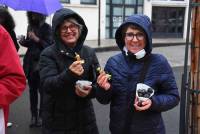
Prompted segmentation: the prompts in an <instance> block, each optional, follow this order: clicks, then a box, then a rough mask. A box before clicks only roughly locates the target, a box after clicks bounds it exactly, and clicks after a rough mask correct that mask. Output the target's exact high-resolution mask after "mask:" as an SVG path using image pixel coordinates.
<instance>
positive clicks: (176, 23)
mask: <svg viewBox="0 0 200 134" xmlns="http://www.w3.org/2000/svg"><path fill="white" fill-rule="evenodd" d="M152 11H153V12H152V28H153V36H154V37H157V38H165V37H169V38H182V37H183V29H184V16H185V8H182V7H153V8H152Z"/></svg>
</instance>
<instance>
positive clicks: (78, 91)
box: [75, 85, 92, 97]
mask: <svg viewBox="0 0 200 134" xmlns="http://www.w3.org/2000/svg"><path fill="white" fill-rule="evenodd" d="M91 90H92V86H83V88H80V87H79V86H78V85H76V86H75V93H76V95H78V96H80V97H86V96H87V95H88V94H90V92H91Z"/></svg>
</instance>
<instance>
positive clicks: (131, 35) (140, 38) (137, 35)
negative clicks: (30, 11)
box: [125, 32, 144, 41]
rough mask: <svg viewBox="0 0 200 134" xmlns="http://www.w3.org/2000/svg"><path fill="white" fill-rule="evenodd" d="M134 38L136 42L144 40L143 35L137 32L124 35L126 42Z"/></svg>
mask: <svg viewBox="0 0 200 134" xmlns="http://www.w3.org/2000/svg"><path fill="white" fill-rule="evenodd" d="M134 37H136V39H137V40H143V39H144V34H143V33H141V32H138V33H136V34H134V33H132V32H129V33H125V38H126V40H128V41H131V40H133V38H134Z"/></svg>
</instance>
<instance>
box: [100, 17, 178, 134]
mask: <svg viewBox="0 0 200 134" xmlns="http://www.w3.org/2000/svg"><path fill="white" fill-rule="evenodd" d="M115 40H116V43H117V45H118V47H119V48H120V50H121V53H119V54H117V55H115V56H112V57H110V58H109V59H108V61H107V63H106V65H105V69H104V71H102V72H101V73H100V75H99V76H98V79H97V83H98V90H96V98H97V100H98V101H99V102H100V103H102V104H108V103H111V104H110V131H111V134H165V133H166V132H165V126H164V123H163V119H162V116H161V113H162V112H164V111H167V110H170V109H172V108H174V107H175V106H176V105H178V103H179V100H180V98H179V93H178V88H177V85H176V81H175V78H174V74H173V72H172V68H171V67H170V65H169V63H168V61H167V59H166V58H165V57H164V56H163V55H161V54H153V53H152V31H151V22H150V19H149V18H148V17H147V16H146V15H139V14H135V15H132V16H130V17H128V18H127V19H126V20H125V22H123V23H122V24H121V25H120V26H119V28H118V29H117V31H116V33H115ZM108 74H109V75H111V80H108V77H107V76H108ZM139 85H143V86H141V87H140V88H138V87H139ZM147 87H148V88H147ZM136 89H140V91H142V92H143V91H144V92H143V93H142V92H141V93H140V94H139V93H138V90H137V93H136ZM149 89H151V90H150V91H151V93H153V91H154V94H153V96H151V97H150V96H149V95H148V92H147V91H149ZM137 94H139V95H140V96H139V95H137ZM147 95H148V96H147ZM144 98H145V99H144Z"/></svg>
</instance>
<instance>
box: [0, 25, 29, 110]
mask: <svg viewBox="0 0 200 134" xmlns="http://www.w3.org/2000/svg"><path fill="white" fill-rule="evenodd" d="M25 86H26V78H25V75H24V71H23V69H22V66H21V63H20V60H19V56H18V55H17V51H16V49H15V47H14V44H13V41H12V39H11V37H10V35H9V34H8V33H7V32H6V31H5V30H4V29H3V28H2V27H0V107H4V106H8V105H9V104H10V103H12V102H13V101H14V100H15V99H16V98H17V97H19V96H20V95H21V94H22V92H23V90H24V89H25Z"/></svg>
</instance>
